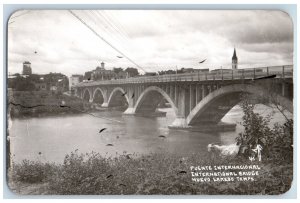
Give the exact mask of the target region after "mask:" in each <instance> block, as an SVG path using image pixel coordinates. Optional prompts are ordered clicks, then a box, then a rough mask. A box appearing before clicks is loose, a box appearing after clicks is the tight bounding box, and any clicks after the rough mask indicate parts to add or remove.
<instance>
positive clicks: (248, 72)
mask: <svg viewBox="0 0 300 203" xmlns="http://www.w3.org/2000/svg"><path fill="white" fill-rule="evenodd" d="M268 76H274V77H276V78H292V77H293V65H286V66H272V67H261V68H249V69H238V70H231V69H224V70H222V69H221V70H217V71H211V72H209V73H203V72H200V70H199V72H193V73H182V74H168V75H157V76H140V77H134V78H126V79H116V80H102V81H88V82H82V83H79V84H77V85H76V86H75V87H86V86H96V85H112V84H134V83H157V82H180V81H216V80H217V81H220V80H222V81H224V80H241V79H244V80H253V79H258V78H261V77H268Z"/></svg>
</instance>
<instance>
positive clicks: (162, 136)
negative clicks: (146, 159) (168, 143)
mask: <svg viewBox="0 0 300 203" xmlns="http://www.w3.org/2000/svg"><path fill="white" fill-rule="evenodd" d="M158 137H161V138H166V136H164V135H160V136H158Z"/></svg>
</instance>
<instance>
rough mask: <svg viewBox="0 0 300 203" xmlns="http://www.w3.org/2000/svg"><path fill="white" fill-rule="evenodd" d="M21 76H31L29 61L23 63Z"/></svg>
mask: <svg viewBox="0 0 300 203" xmlns="http://www.w3.org/2000/svg"><path fill="white" fill-rule="evenodd" d="M22 74H23V75H31V74H32V71H31V63H30V62H29V61H24V63H23V72H22Z"/></svg>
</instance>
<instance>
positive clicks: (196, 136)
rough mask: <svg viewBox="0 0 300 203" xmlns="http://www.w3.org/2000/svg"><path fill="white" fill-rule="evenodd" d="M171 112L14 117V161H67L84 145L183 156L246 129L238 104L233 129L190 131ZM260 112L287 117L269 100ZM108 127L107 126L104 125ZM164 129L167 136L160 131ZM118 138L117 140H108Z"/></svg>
mask: <svg viewBox="0 0 300 203" xmlns="http://www.w3.org/2000/svg"><path fill="white" fill-rule="evenodd" d="M160 110H161V111H166V112H167V116H166V117H158V118H147V117H134V116H122V112H121V111H115V110H111V111H99V112H94V113H93V114H95V115H97V116H100V117H105V118H109V119H111V120H117V121H120V122H114V121H111V120H107V119H102V118H98V117H94V116H91V115H89V114H77V115H74V114H72V115H60V116H51V117H42V118H26V119H13V120H12V122H11V127H10V130H9V133H10V140H11V152H12V156H13V161H14V162H17V163H18V162H20V161H22V160H23V159H29V160H33V161H42V162H56V163H62V162H63V160H64V157H65V155H66V154H68V153H70V152H72V151H75V150H78V152H80V153H87V152H92V151H94V152H98V153H100V154H102V155H103V156H116V155H118V154H123V152H126V153H138V154H148V153H151V152H164V151H167V152H170V153H176V154H179V155H180V156H188V155H190V154H192V153H200V154H201V152H204V151H206V150H207V145H208V144H209V143H212V142H218V143H221V144H225V145H226V144H231V143H234V142H235V137H236V136H237V135H238V133H239V132H242V130H243V127H242V126H241V125H240V122H241V121H242V110H241V109H240V107H239V106H235V107H234V108H233V109H232V110H231V111H230V112H229V113H228V114H227V115H226V116H225V117H224V118H223V119H222V121H223V122H229V123H237V128H236V130H235V131H231V132H213V133H202V132H189V131H183V130H171V129H168V125H170V124H171V123H172V122H173V121H174V119H175V114H174V113H173V110H172V109H169V108H167V109H160ZM255 110H256V111H257V112H259V113H261V114H262V115H268V114H270V113H272V112H273V117H274V119H272V122H271V123H272V124H274V123H275V122H279V123H283V122H284V117H283V116H282V115H281V114H280V113H279V112H278V111H275V112H274V110H272V109H271V108H267V107H266V106H263V105H257V107H256V109H255ZM102 128H106V129H105V130H104V131H103V132H101V133H99V130H100V129H102ZM160 135H163V136H165V137H166V138H161V137H159V136H160ZM107 144H112V145H113V146H107Z"/></svg>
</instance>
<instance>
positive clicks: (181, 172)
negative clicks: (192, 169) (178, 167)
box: [177, 171, 186, 175]
mask: <svg viewBox="0 0 300 203" xmlns="http://www.w3.org/2000/svg"><path fill="white" fill-rule="evenodd" d="M178 174H186V171H179V172H178V173H177V175H178Z"/></svg>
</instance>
